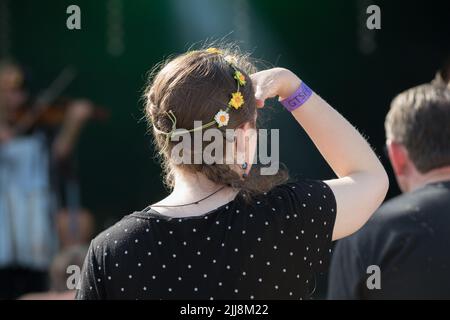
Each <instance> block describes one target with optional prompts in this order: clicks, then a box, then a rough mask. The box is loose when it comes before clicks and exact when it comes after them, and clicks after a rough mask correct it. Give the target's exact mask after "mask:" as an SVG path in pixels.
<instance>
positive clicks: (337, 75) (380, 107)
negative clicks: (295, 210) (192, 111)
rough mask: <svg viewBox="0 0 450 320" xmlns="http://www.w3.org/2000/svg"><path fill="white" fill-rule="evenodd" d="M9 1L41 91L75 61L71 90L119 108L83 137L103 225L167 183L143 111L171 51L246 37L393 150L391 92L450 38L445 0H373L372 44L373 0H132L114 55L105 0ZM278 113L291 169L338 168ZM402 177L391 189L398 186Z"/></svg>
mask: <svg viewBox="0 0 450 320" xmlns="http://www.w3.org/2000/svg"><path fill="white" fill-rule="evenodd" d="M3 1H5V0H3ZM447 2H448V1H447ZM8 3H9V8H10V15H11V16H10V28H11V52H10V53H11V55H12V56H13V57H14V58H15V59H16V60H18V61H19V62H20V63H22V64H24V65H25V67H26V69H27V71H28V76H29V80H30V82H29V83H30V86H31V89H32V90H33V91H32V92H34V93H36V92H38V91H39V89H42V88H44V87H46V86H47V85H48V83H49V82H50V81H51V79H52V78H54V77H55V76H56V75H57V74H58V72H59V71H60V70H61V69H62V68H63V67H64V66H66V65H69V64H70V65H73V66H75V67H76V69H77V71H78V76H77V78H76V80H75V81H74V82H73V83H72V84H71V86H70V87H69V88H68V89H67V90H66V92H65V95H68V96H73V97H75V96H82V97H88V98H90V99H92V100H93V101H95V102H96V103H98V104H99V105H103V106H105V107H107V108H108V109H109V110H110V111H111V118H110V121H109V122H107V123H98V122H92V123H91V124H89V125H88V127H87V129H86V130H85V131H84V132H83V135H82V137H81V141H80V145H79V148H78V158H79V164H80V170H81V172H80V173H81V182H82V195H83V203H84V205H85V206H86V207H88V208H89V209H91V210H92V211H93V212H94V214H95V215H96V217H97V219H98V222H99V224H98V228H99V229H102V228H103V227H104V226H106V225H109V224H110V223H112V222H113V221H115V220H117V219H118V218H120V217H121V216H123V215H125V214H128V213H130V212H131V211H133V210H138V209H141V208H143V207H145V206H146V205H147V204H149V203H151V202H153V201H156V200H157V199H158V198H160V197H162V195H163V193H164V192H165V191H164V188H163V185H162V182H161V176H160V169H159V167H158V165H157V164H156V163H155V162H154V161H153V159H152V155H153V151H152V150H151V147H150V138H149V136H148V135H146V125H145V123H144V122H142V121H139V119H140V118H141V117H142V112H141V109H142V102H141V101H140V96H141V92H142V89H143V86H144V84H145V79H146V77H145V74H146V72H147V71H148V70H149V69H150V68H151V67H152V66H153V65H154V64H155V63H157V62H158V61H160V60H162V59H163V58H164V57H167V56H168V55H170V54H172V53H180V52H183V51H185V50H187V49H188V47H189V46H190V45H191V44H192V43H196V42H198V41H203V40H205V39H207V38H212V39H217V38H221V37H223V36H226V35H228V36H227V37H226V38H227V39H228V40H238V41H241V40H242V41H243V42H242V43H241V44H242V47H243V48H244V49H246V50H250V51H252V52H253V55H254V56H255V57H257V58H262V59H264V60H265V61H267V62H268V63H270V64H274V65H277V66H283V67H288V68H291V69H292V70H294V71H295V72H296V73H297V74H299V75H300V77H302V78H303V79H304V80H305V81H306V82H307V83H309V84H310V86H311V87H312V88H314V89H315V90H316V91H318V92H319V93H320V94H321V95H322V96H323V97H324V98H326V99H327V100H328V101H329V102H330V103H331V104H332V105H333V106H335V107H336V108H337V109H338V110H339V111H340V112H342V113H343V114H344V115H345V116H346V117H347V118H348V119H349V120H350V121H351V122H352V123H353V124H354V125H355V126H357V127H358V129H360V130H361V132H363V133H364V134H365V136H367V137H368V139H369V141H370V143H371V144H372V145H373V146H374V147H375V148H376V151H377V152H378V154H380V156H381V157H382V158H383V155H382V147H383V143H384V131H383V121H384V116H385V114H386V112H387V110H388V107H389V102H390V100H391V99H392V97H393V96H394V95H395V94H396V93H398V92H399V91H401V90H404V89H406V88H408V87H410V86H413V85H417V84H420V83H423V82H427V81H430V80H431V79H432V78H433V76H434V72H435V70H436V69H437V68H438V66H439V64H440V63H441V62H442V59H443V57H444V54H445V52H446V50H448V48H449V44H450V20H449V13H450V10H449V9H448V6H445V2H444V1H442V2H437V1H436V2H435V1H427V2H424V1H375V2H374V3H375V4H378V5H379V6H380V7H381V21H382V29H381V30H377V31H369V32H372V33H374V34H373V36H374V39H375V42H376V49H375V50H374V52H373V53H371V54H363V53H361V51H360V50H359V47H358V43H359V40H358V39H359V30H361V28H362V23H364V22H361V21H360V20H359V18H358V16H360V15H361V4H364V3H367V4H372V3H373V2H370V1H288V0H277V1H268V0H265V1H248V2H246V3H247V6H246V7H247V10H243V9H241V10H240V9H239V3H242V1H236V0H232V1H202V0H194V1H187V0H185V1H182V0H170V1H149V0H128V1H122V3H123V9H124V10H123V31H124V34H123V40H124V47H125V51H124V52H123V54H122V55H121V56H119V57H115V56H111V55H110V54H108V52H107V1H104V0H95V1H94V0H90V1H88V0H84V1H79V0H71V1H66V0H58V1H49V0H47V1H35V0H34V1H32V0H28V1H20V0H19V1H15V0H14V1H11V0H10V1H8ZM70 4H77V5H78V6H80V8H81V19H82V20H81V21H82V29H81V30H78V31H77V30H75V31H70V30H68V29H67V28H66V19H67V17H68V15H67V14H66V8H67V6H68V5H70ZM241 8H242V7H241ZM245 12H246V14H244V13H245ZM236 21H237V24H236ZM236 25H237V26H238V27H236ZM240 26H247V29H245V28H244V29H242V27H240ZM242 30H244V31H245V30H247V31H246V32H242ZM232 31H234V32H233V33H231V34H230V32H232ZM274 105H276V104H275V103H274ZM269 118H270V122H269V123H268V126H270V127H273V128H282V130H281V139H282V143H281V158H282V161H283V162H285V163H286V164H287V165H288V167H289V168H290V170H291V172H292V173H293V174H301V175H304V176H307V177H317V178H327V177H330V176H331V175H332V173H331V171H330V170H329V168H328V167H327V165H326V164H325V162H324V161H323V160H322V159H321V157H320V155H319V154H318V153H317V151H315V149H314V148H313V146H312V144H311V142H310V141H309V140H308V138H307V137H306V136H305V135H304V133H303V131H302V129H301V128H299V127H298V125H297V124H296V123H295V122H294V121H293V120H292V119H291V118H290V116H289V114H288V113H286V112H283V111H281V110H280V111H277V112H272V113H271V114H270V115H269ZM383 161H385V160H384V159H383ZM385 163H386V164H387V162H385ZM393 181H394V180H392V183H391V186H393V187H392V189H391V192H390V195H391V196H392V195H394V194H396V193H397V191H398V190H397V189H396V187H395V183H393Z"/></svg>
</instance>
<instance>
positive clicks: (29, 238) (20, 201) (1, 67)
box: [0, 62, 93, 299]
mask: <svg viewBox="0 0 450 320" xmlns="http://www.w3.org/2000/svg"><path fill="white" fill-rule="evenodd" d="M58 89H61V88H58ZM51 93H52V92H46V98H47V100H46V99H41V103H40V105H39V106H37V107H38V108H37V107H36V106H34V107H36V108H33V105H31V106H30V103H29V101H30V99H29V95H28V92H27V91H26V89H25V88H24V73H23V71H22V69H21V68H20V67H19V66H18V65H16V64H13V63H10V62H3V63H1V64H0V284H1V285H0V299H13V298H16V297H18V296H20V295H22V294H24V293H27V292H31V291H33V292H38V291H42V290H45V289H46V285H47V270H48V268H49V265H50V263H51V261H52V259H53V256H54V254H55V252H56V250H57V247H58V239H57V234H56V223H55V219H53V217H54V215H55V212H56V210H57V207H58V201H57V198H58V197H57V193H56V192H55V189H56V188H55V185H54V183H52V181H53V178H52V176H53V175H54V172H53V171H54V170H53V169H54V168H57V167H60V166H61V164H64V163H67V160H68V159H70V155H71V154H72V152H73V150H74V147H75V144H76V141H77V139H78V136H79V133H80V130H81V129H82V127H83V125H84V123H85V122H86V121H87V120H88V119H89V118H90V117H91V115H92V113H93V107H92V105H91V103H90V102H89V101H85V100H77V101H74V102H70V103H69V104H67V106H66V107H65V109H64V113H61V112H59V111H58V112H59V113H58V115H57V116H56V117H55V114H51V115H48V114H47V113H48V111H49V110H50V109H49V107H48V106H46V105H44V104H45V103H50V102H52V101H48V100H51V99H48V97H49V94H51ZM53 94H55V92H53ZM57 94H59V93H57ZM37 110H38V111H39V112H37ZM61 110H62V109H61ZM47 118H48V119H47ZM57 118H60V119H57ZM49 119H53V120H55V119H57V121H58V122H60V124H58V125H57V126H55V125H53V126H51V129H49V126H45V122H46V121H48V120H49Z"/></svg>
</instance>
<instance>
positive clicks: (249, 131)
mask: <svg viewBox="0 0 450 320" xmlns="http://www.w3.org/2000/svg"><path fill="white" fill-rule="evenodd" d="M255 133H256V132H255V128H254V127H253V126H252V125H251V124H250V122H246V123H244V124H242V125H240V126H239V127H238V128H237V130H236V153H237V159H236V161H237V163H238V164H243V163H244V162H247V165H248V168H249V169H250V165H251V163H252V162H253V156H254V151H255V150H254V148H255V146H254V144H255V143H254V141H253V140H254V139H255V136H256V135H255Z"/></svg>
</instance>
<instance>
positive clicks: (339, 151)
mask: <svg viewBox="0 0 450 320" xmlns="http://www.w3.org/2000/svg"><path fill="white" fill-rule="evenodd" d="M251 78H252V82H253V85H254V87H255V96H256V99H257V102H258V106H259V107H262V106H263V105H264V100H265V99H267V98H271V97H275V96H278V97H279V99H280V100H282V99H285V98H287V97H289V96H290V95H291V94H293V93H294V92H295V91H296V89H297V88H298V87H299V86H300V84H301V80H300V79H299V78H298V77H297V76H296V75H295V74H294V73H292V72H291V71H289V70H287V69H283V68H274V69H269V70H264V71H261V72H258V73H255V74H253V75H252V76H251ZM292 115H293V116H294V118H295V119H296V120H297V122H298V123H299V124H300V125H301V126H302V127H303V128H304V129H305V131H306V133H307V134H308V135H309V137H310V138H311V140H312V141H313V142H314V144H315V145H316V147H317V149H318V150H319V151H320V153H321V154H322V156H323V157H324V158H325V160H326V161H327V163H328V164H329V165H330V167H331V168H332V169H333V171H334V172H335V174H336V175H337V176H338V179H333V180H328V181H325V182H326V183H327V184H328V185H329V186H330V187H331V189H332V190H333V193H334V195H335V197H336V203H337V216H336V223H335V226H334V229H333V240H337V239H340V238H343V237H345V236H348V235H350V234H352V233H354V232H355V231H357V230H358V229H359V228H360V227H362V226H363V225H364V223H366V221H367V220H368V219H369V218H370V216H371V215H372V214H373V212H374V211H375V210H376V209H377V208H378V206H379V205H380V204H381V203H382V201H383V199H384V197H385V196H386V192H387V190H388V187H389V179H388V177H387V174H386V171H385V170H384V168H383V166H382V165H381V163H380V161H379V160H378V158H377V156H376V155H375V153H374V152H373V151H372V149H371V148H370V146H369V144H368V143H367V142H366V140H365V139H364V138H363V137H362V136H361V134H359V132H358V131H357V130H356V129H355V128H354V127H353V126H352V125H351V124H350V123H349V122H348V121H347V120H346V119H345V118H344V117H342V116H341V115H340V114H339V113H338V112H337V111H336V110H334V109H333V108H332V107H331V106H330V105H329V104H328V103H327V102H325V101H324V100H323V99H322V98H320V97H319V96H318V95H317V94H315V93H313V94H312V96H311V97H310V98H309V99H308V100H307V102H306V103H305V104H303V105H302V106H301V107H299V108H297V109H295V110H294V111H293V112H292Z"/></svg>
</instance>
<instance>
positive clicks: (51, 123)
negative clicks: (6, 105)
mask: <svg viewBox="0 0 450 320" xmlns="http://www.w3.org/2000/svg"><path fill="white" fill-rule="evenodd" d="M71 102H72V101H71V100H68V99H66V100H64V101H58V102H57V103H53V104H51V105H46V106H43V108H42V111H41V112H38V113H35V112H33V110H29V109H27V108H22V109H20V110H18V111H16V112H15V114H14V115H13V116H12V119H11V121H10V123H11V124H12V125H13V126H15V127H16V126H17V127H19V128H21V127H23V128H22V130H21V131H27V129H31V127H35V126H38V127H57V126H59V125H61V124H62V123H63V122H64V120H65V119H66V114H67V111H68V108H69V107H70V105H71ZM108 118H109V111H108V110H107V109H105V108H104V107H100V106H96V105H93V106H92V112H91V115H90V116H89V119H91V120H95V121H105V120H107V119H108Z"/></svg>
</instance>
